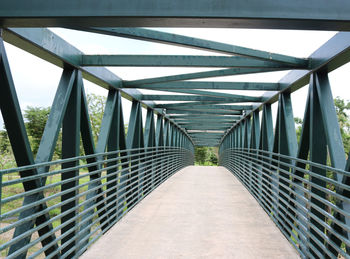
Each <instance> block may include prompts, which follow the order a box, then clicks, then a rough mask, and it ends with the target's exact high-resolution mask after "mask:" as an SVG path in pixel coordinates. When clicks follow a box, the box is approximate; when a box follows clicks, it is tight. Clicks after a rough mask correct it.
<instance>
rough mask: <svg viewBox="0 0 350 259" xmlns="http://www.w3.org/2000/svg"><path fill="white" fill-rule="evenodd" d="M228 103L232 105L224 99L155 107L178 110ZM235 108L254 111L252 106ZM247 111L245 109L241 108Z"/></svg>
mask: <svg viewBox="0 0 350 259" xmlns="http://www.w3.org/2000/svg"><path fill="white" fill-rule="evenodd" d="M226 103H231V102H230V101H223V100H222V99H221V100H220V101H210V102H206V101H197V102H193V101H192V102H179V103H161V104H156V105H155V106H154V107H155V108H178V107H179V106H180V107H194V106H195V107H197V106H208V105H215V104H226ZM234 106H236V107H237V106H239V107H250V108H247V109H248V110H252V109H253V106H251V105H234ZM241 109H245V108H241Z"/></svg>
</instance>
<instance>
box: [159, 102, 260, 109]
mask: <svg viewBox="0 0 350 259" xmlns="http://www.w3.org/2000/svg"><path fill="white" fill-rule="evenodd" d="M155 107H157V108H165V109H171V108H174V109H179V108H182V109H196V110H201V109H211V110H239V111H240V110H252V109H253V106H252V105H229V104H227V105H218V104H199V103H198V102H195V103H193V102H192V103H188V104H184V103H178V104H177V103H172V104H171V105H170V104H157V105H156V106H155Z"/></svg>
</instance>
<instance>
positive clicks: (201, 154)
mask: <svg viewBox="0 0 350 259" xmlns="http://www.w3.org/2000/svg"><path fill="white" fill-rule="evenodd" d="M194 156H195V160H196V163H198V164H200V165H203V164H204V162H205V160H206V158H207V147H196V148H195V150H194Z"/></svg>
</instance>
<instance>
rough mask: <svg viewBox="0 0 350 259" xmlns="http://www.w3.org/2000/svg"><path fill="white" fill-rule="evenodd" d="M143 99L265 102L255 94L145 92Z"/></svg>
mask: <svg viewBox="0 0 350 259" xmlns="http://www.w3.org/2000/svg"><path fill="white" fill-rule="evenodd" d="M141 99H142V100H151V101H154V100H157V101H208V102H210V101H219V102H220V101H221V100H222V101H227V102H230V103H235V102H239V103H241V102H263V101H264V98H262V97H255V96H237V97H210V96H198V95H197V96H196V95H154V94H147V95H146V94H144V95H142V97H141Z"/></svg>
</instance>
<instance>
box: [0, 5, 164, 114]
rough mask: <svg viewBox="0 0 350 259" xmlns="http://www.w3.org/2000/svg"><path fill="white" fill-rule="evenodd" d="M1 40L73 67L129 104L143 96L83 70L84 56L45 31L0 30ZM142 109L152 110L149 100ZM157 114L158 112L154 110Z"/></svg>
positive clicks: (104, 74) (98, 71) (105, 73)
mask: <svg viewBox="0 0 350 259" xmlns="http://www.w3.org/2000/svg"><path fill="white" fill-rule="evenodd" d="M0 4H1V3H0ZM0 31H1V33H2V37H3V39H4V40H5V41H6V42H8V43H10V44H12V45H14V46H16V47H18V48H20V49H23V50H25V51H27V52H29V53H32V54H33V55H35V56H37V57H39V58H42V59H44V60H46V61H48V62H50V63H52V64H54V65H56V66H59V67H61V68H66V67H67V66H69V67H75V68H77V69H79V70H80V71H81V72H82V75H83V78H84V79H86V80H89V81H91V82H92V83H95V84H97V85H99V86H101V87H103V88H105V89H110V88H115V89H120V92H121V94H122V96H123V97H124V98H126V99H128V100H130V101H132V100H138V101H140V97H141V96H142V94H141V92H139V91H137V90H136V89H125V88H123V89H121V87H122V80H121V79H120V78H119V77H118V76H117V75H115V74H113V73H112V72H110V71H109V70H108V69H105V68H102V67H86V68H82V67H81V66H80V65H79V64H80V57H81V56H82V55H84V53H83V52H81V51H80V50H79V49H77V48H75V47H74V46H72V45H71V44H69V43H68V42H66V41H65V40H63V39H62V38H60V37H59V36H58V35H56V34H55V33H53V32H52V31H50V30H48V29H44V28H42V29H39V28H26V29H24V28H6V29H4V30H0ZM141 104H142V106H143V107H145V108H148V107H151V108H153V107H154V105H155V103H154V102H151V101H147V103H146V102H141ZM155 112H156V113H159V111H158V110H157V109H155Z"/></svg>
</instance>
